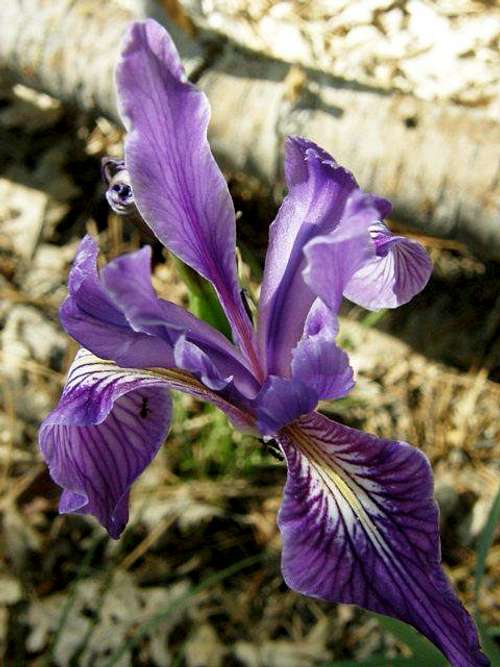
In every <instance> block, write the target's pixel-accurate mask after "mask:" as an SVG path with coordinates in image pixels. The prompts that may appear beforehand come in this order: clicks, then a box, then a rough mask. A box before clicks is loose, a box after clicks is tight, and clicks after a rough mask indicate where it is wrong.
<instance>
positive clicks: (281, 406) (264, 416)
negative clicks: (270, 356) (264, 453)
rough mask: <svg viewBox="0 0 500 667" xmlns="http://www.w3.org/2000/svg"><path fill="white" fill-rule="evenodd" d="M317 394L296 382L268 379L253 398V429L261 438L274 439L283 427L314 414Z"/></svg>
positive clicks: (292, 380)
mask: <svg viewBox="0 0 500 667" xmlns="http://www.w3.org/2000/svg"><path fill="white" fill-rule="evenodd" d="M317 403H318V394H317V392H316V391H315V389H314V388H312V387H308V386H307V385H306V384H305V383H304V382H302V381H301V380H299V379H285V378H280V377H277V376H276V375H271V376H270V377H268V378H267V380H266V382H265V383H264V386H263V387H262V390H261V392H260V394H259V395H258V396H257V398H256V412H257V427H258V429H259V431H260V432H261V434H262V435H273V436H274V435H276V434H277V433H278V432H279V431H280V429H281V428H283V426H286V424H290V423H291V422H292V421H294V419H296V418H297V417H299V416H300V415H305V414H308V413H309V412H311V411H312V410H314V408H315V407H316V405H317Z"/></svg>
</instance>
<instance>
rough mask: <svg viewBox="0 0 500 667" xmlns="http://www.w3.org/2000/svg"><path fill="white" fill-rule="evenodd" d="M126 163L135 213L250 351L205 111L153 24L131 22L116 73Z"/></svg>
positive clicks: (227, 209) (227, 207)
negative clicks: (196, 278) (207, 292)
mask: <svg viewBox="0 0 500 667" xmlns="http://www.w3.org/2000/svg"><path fill="white" fill-rule="evenodd" d="M117 85H118V94H119V100H120V108H121V113H122V116H123V119H124V122H125V125H126V127H127V130H128V131H129V132H128V135H127V139H126V146H125V157H126V164H127V167H128V171H129V174H130V180H131V184H132V190H133V194H134V197H135V201H136V204H137V208H138V209H139V212H140V213H141V215H142V217H143V218H144V220H145V221H146V223H147V224H148V225H149V226H150V227H151V229H152V230H153V232H154V233H155V234H156V236H157V237H158V238H159V239H160V241H162V243H164V244H165V245H166V246H167V247H168V248H169V249H170V250H171V251H172V252H173V253H175V254H176V255H177V256H178V257H180V258H181V259H182V260H183V261H184V262H186V263H187V264H189V265H190V266H192V267H193V268H194V269H196V270H197V271H198V272H199V273H200V274H201V275H202V276H204V277H205V278H207V280H210V281H211V282H212V283H213V285H214V287H215V289H216V290H217V293H218V295H219V297H220V299H221V303H222V305H223V307H224V309H225V311H226V314H227V316H228V319H229V321H230V322H231V324H232V326H233V328H234V330H235V334H236V336H237V338H238V339H239V341H240V342H241V343H242V345H243V347H244V348H245V350H246V352H247V354H249V355H251V353H252V345H251V339H252V333H251V331H252V327H251V323H250V321H249V319H248V316H247V314H246V312H245V309H244V307H243V304H242V302H241V298H240V293H239V288H238V280H237V273H236V258H235V239H236V226H235V214H234V207H233V203H232V200H231V197H230V194H229V190H228V188H227V184H226V182H225V180H224V178H223V176H222V174H221V172H220V170H219V168H218V167H217V164H216V162H215V160H214V158H213V156H212V153H211V151H210V147H209V145H208V141H207V126H208V120H209V114H210V109H209V105H208V100H207V98H206V96H205V94H204V93H202V92H201V91H199V90H197V89H196V88H195V87H194V86H193V85H191V84H190V83H189V82H188V81H187V80H186V77H185V75H184V71H183V67H182V64H181V62H180V59H179V54H178V53H177V50H176V48H175V45H174V43H173V42H172V40H171V38H170V36H169V35H168V34H167V32H166V31H165V30H164V29H163V28H162V27H161V26H160V25H159V24H158V23H156V22H155V21H152V20H147V21H144V22H140V23H134V24H132V26H131V28H130V30H129V32H128V34H127V36H126V38H125V41H124V46H123V50H122V56H121V60H120V62H119V64H118V68H117Z"/></svg>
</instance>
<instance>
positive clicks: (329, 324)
mask: <svg viewBox="0 0 500 667" xmlns="http://www.w3.org/2000/svg"><path fill="white" fill-rule="evenodd" d="M338 331H339V323H338V318H337V313H334V312H333V311H332V310H330V308H328V306H327V305H326V304H325V303H323V301H321V299H315V300H314V302H313V304H312V306H311V308H310V310H309V312H308V313H307V317H306V321H305V323H304V336H305V337H309V336H321V337H322V338H327V339H329V340H335V338H336V337H337V334H338Z"/></svg>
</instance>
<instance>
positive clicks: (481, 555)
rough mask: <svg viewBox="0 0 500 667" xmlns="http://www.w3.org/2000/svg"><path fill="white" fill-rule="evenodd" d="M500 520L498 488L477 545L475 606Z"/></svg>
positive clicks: (499, 492)
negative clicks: (487, 558) (487, 557)
mask: <svg viewBox="0 0 500 667" xmlns="http://www.w3.org/2000/svg"><path fill="white" fill-rule="evenodd" d="M499 519H500V488H499V489H498V491H497V495H496V496H495V500H494V501H493V505H492V506H491V509H490V513H489V515H488V519H487V521H486V525H485V527H484V528H483V531H482V533H481V537H480V538H479V544H478V545H477V551H476V574H475V580H474V592H475V595H476V605H477V604H478V600H479V589H480V588H481V581H482V579H483V576H484V572H485V570H486V556H487V555H488V551H489V549H490V547H491V545H492V543H493V538H494V537H495V529H496V527H497V523H498V521H499Z"/></svg>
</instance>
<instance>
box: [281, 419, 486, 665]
mask: <svg viewBox="0 0 500 667" xmlns="http://www.w3.org/2000/svg"><path fill="white" fill-rule="evenodd" d="M279 442H280V445H281V447H282V449H283V452H284V454H285V456H286V459H287V462H288V479H287V484H286V488H285V494H284V499H283V504H282V507H281V510H280V513H279V518H278V523H279V526H280V530H281V533H282V537H283V557H282V568H283V575H284V577H285V580H286V582H287V583H288V585H289V586H290V587H291V588H293V589H294V590H297V591H299V592H301V593H304V594H306V595H312V596H315V597H319V598H323V599H326V600H329V601H331V602H346V603H354V604H358V605H360V606H362V607H365V608H367V609H370V610H372V611H376V612H380V613H383V614H387V615H389V616H393V617H395V618H398V619H400V620H403V621H405V622H407V623H410V624H411V625H413V626H414V627H415V628H417V630H419V631H420V632H421V633H422V634H424V635H426V636H427V637H428V638H429V639H430V640H431V641H432V642H434V643H435V644H436V645H437V646H438V647H439V649H440V650H441V651H442V652H443V653H444V654H445V655H446V657H447V658H448V660H449V661H450V663H451V664H452V665H453V666H454V667H479V666H485V665H488V664H489V661H488V660H487V658H486V657H485V656H484V655H483V654H482V653H481V650H480V646H479V642H478V636H477V631H476V628H475V626H474V623H473V621H472V619H471V617H470V616H469V615H468V614H467V612H466V611H465V609H464V607H463V606H462V605H461V604H460V602H459V600H458V599H457V597H456V596H455V594H454V593H453V591H452V589H451V586H450V584H449V582H448V580H447V579H446V576H445V575H444V573H443V571H442V569H441V566H440V560H441V556H440V545H439V533H438V509H437V505H436V504H435V502H434V500H433V498H432V476H431V470H430V466H429V463H428V461H427V459H426V457H425V456H424V455H423V454H422V453H421V452H419V451H418V450H416V449H414V448H413V447H411V446H410V445H408V444H406V443H403V442H394V441H389V440H381V439H379V438H376V437H375V436H372V435H369V434H367V433H363V432H361V431H357V430H355V429H352V428H347V427H346V426H342V425H340V424H337V423H335V422H333V421H331V420H329V419H327V418H326V417H324V416H322V415H319V414H317V413H314V414H312V415H308V416H306V417H301V418H300V419H299V420H297V422H296V423H295V424H292V425H290V426H288V427H287V428H285V429H283V431H282V433H281V434H280V437H279Z"/></svg>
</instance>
